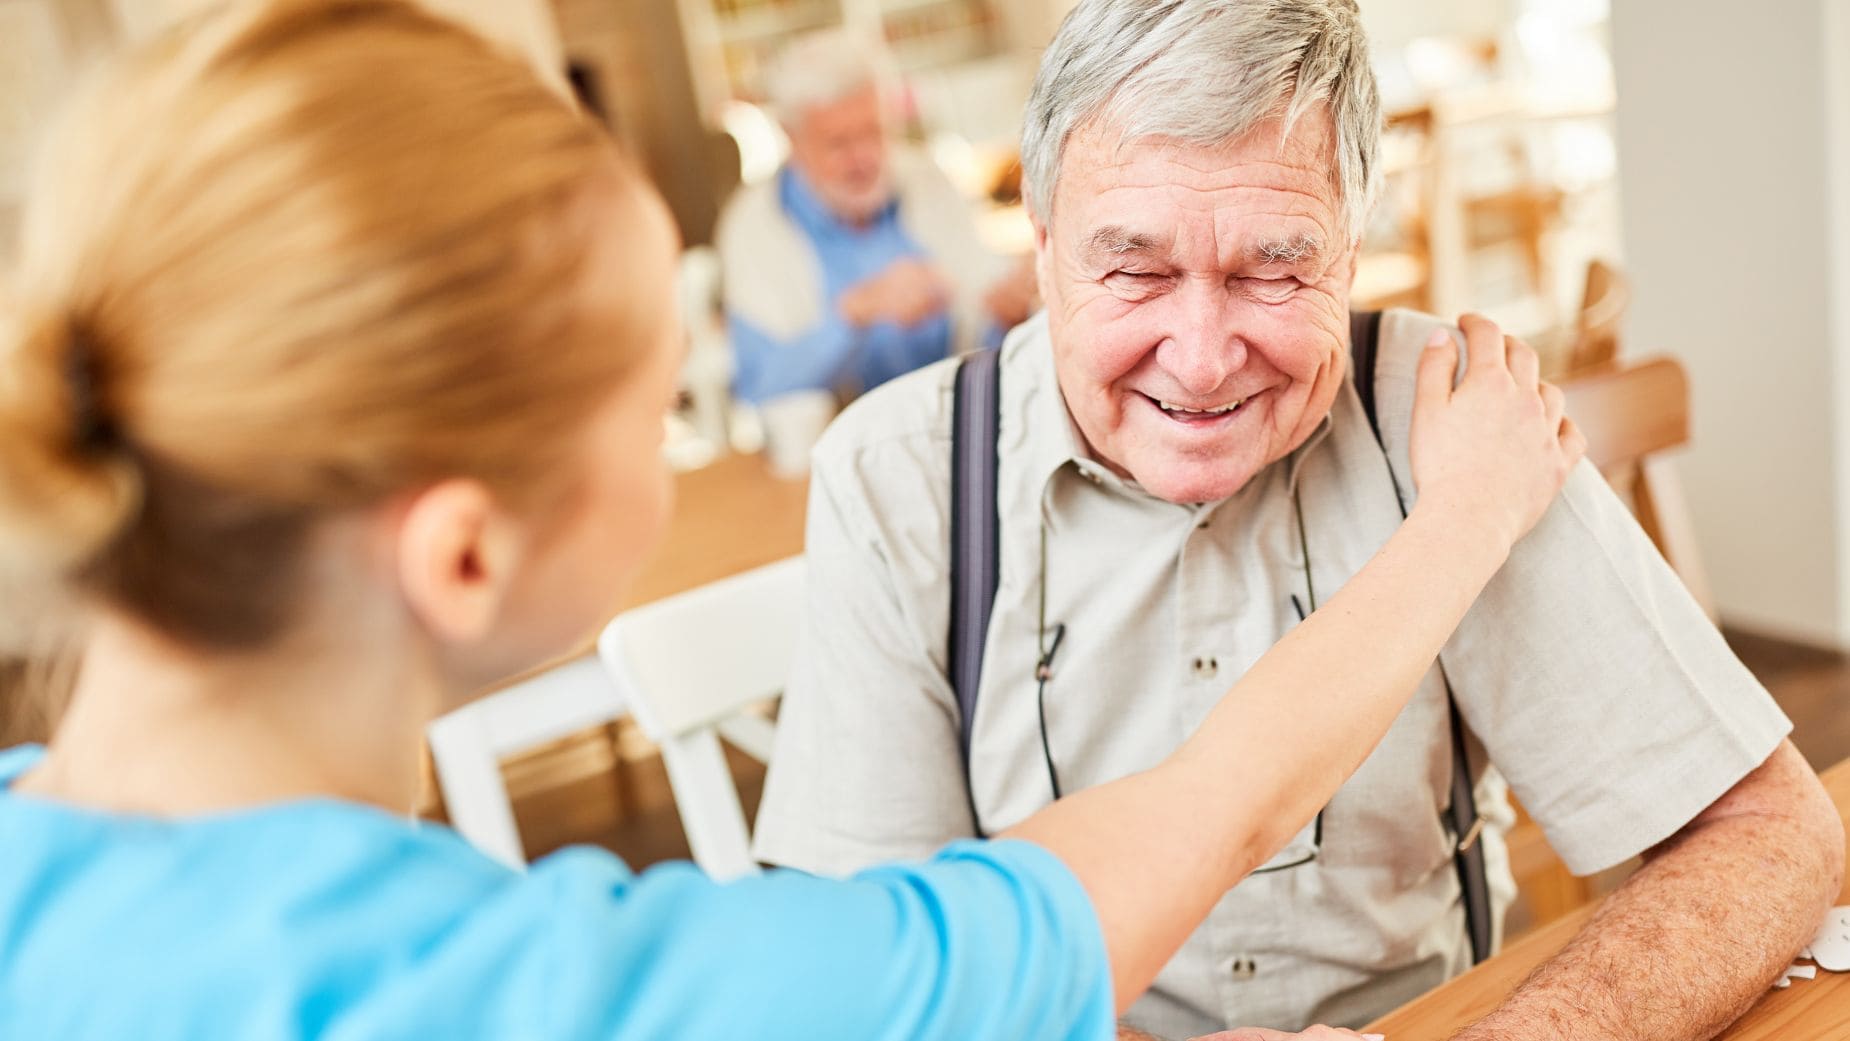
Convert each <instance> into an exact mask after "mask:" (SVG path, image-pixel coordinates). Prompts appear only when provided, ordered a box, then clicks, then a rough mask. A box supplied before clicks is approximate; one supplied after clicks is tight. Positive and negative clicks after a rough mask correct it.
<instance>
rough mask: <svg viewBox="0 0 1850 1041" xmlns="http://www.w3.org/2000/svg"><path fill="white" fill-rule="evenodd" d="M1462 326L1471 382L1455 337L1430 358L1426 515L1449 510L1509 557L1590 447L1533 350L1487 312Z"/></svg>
mask: <svg viewBox="0 0 1850 1041" xmlns="http://www.w3.org/2000/svg"><path fill="white" fill-rule="evenodd" d="M1458 327H1459V329H1460V330H1462V331H1463V332H1464V335H1465V357H1466V366H1465V375H1464V378H1463V379H1462V380H1458V379H1457V372H1458V351H1457V348H1456V347H1455V346H1454V344H1453V341H1452V338H1451V335H1450V334H1449V333H1447V332H1445V331H1443V330H1441V331H1440V332H1437V333H1434V334H1433V338H1432V340H1431V341H1430V342H1428V343H1427V345H1426V351H1425V353H1424V354H1422V355H1421V356H1420V367H1419V384H1418V388H1417V390H1416V393H1415V396H1414V401H1413V430H1412V435H1411V455H1412V461H1413V482H1414V485H1415V487H1417V488H1418V489H1419V493H1420V497H1419V504H1418V506H1416V509H1418V510H1424V511H1433V510H1442V511H1445V513H1446V514H1447V519H1448V521H1449V522H1450V523H1451V524H1453V525H1456V526H1457V530H1458V531H1459V532H1460V533H1461V534H1464V533H1468V532H1481V533H1483V534H1485V535H1486V536H1487V537H1489V538H1492V539H1495V540H1498V542H1499V544H1500V546H1501V550H1502V551H1504V552H1507V551H1508V549H1509V548H1510V547H1511V546H1512V545H1514V544H1515V543H1516V541H1517V540H1518V539H1520V538H1522V536H1523V535H1525V534H1527V532H1528V530H1529V529H1530V528H1532V527H1534V526H1535V523H1536V522H1537V521H1539V520H1541V517H1542V514H1543V513H1544V512H1545V511H1546V510H1547V509H1548V505H1549V504H1550V503H1551V502H1553V501H1554V497H1555V495H1556V493H1558V492H1559V491H1560V490H1561V486H1562V484H1564V483H1565V482H1566V480H1567V475H1568V472H1569V471H1571V470H1572V469H1573V468H1574V464H1575V463H1577V462H1579V461H1580V458H1581V457H1582V456H1583V455H1585V454H1586V450H1587V442H1586V438H1585V437H1583V436H1582V435H1581V433H1580V430H1579V428H1577V427H1575V426H1574V421H1573V420H1571V419H1568V418H1567V417H1566V416H1565V415H1564V414H1563V413H1562V407H1563V402H1562V397H1561V390H1560V388H1558V387H1556V386H1554V385H1553V384H1551V383H1544V382H1542V380H1541V378H1540V362H1539V361H1538V360H1537V358H1536V356H1535V352H1534V351H1533V350H1530V349H1529V347H1528V346H1527V345H1526V344H1524V343H1522V342H1521V341H1519V340H1516V339H1514V338H1512V337H1508V336H1504V335H1503V332H1502V330H1500V329H1498V328H1497V326H1496V325H1495V324H1494V323H1492V322H1491V321H1490V320H1489V319H1487V318H1484V317H1483V316H1482V315H1475V314H1467V315H1464V316H1462V317H1460V318H1459V320H1458ZM1454 384H1456V385H1454Z"/></svg>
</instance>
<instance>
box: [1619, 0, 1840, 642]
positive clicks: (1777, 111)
mask: <svg viewBox="0 0 1850 1041" xmlns="http://www.w3.org/2000/svg"><path fill="white" fill-rule="evenodd" d="M1847 4H1850V0H1793V2H1789V3H1781V4H1777V5H1772V6H1771V7H1766V8H1743V7H1741V6H1740V5H1739V4H1738V3H1735V2H1732V0H1623V2H1620V3H1617V4H1615V5H1614V7H1613V11H1612V41H1613V52H1614V65H1615V68H1616V73H1617V79H1618V95H1619V110H1618V137H1619V170H1620V185H1621V195H1622V219H1623V224H1624V234H1625V250H1626V256H1627V259H1628V266H1629V267H1630V268H1631V273H1632V275H1633V277H1634V278H1635V280H1636V284H1637V298H1636V301H1635V303H1634V306H1633V309H1632V313H1631V316H1630V321H1629V323H1628V328H1627V330H1626V335H1627V337H1628V341H1627V342H1628V348H1627V349H1628V351H1630V352H1632V353H1634V354H1636V353H1644V352H1655V351H1669V352H1672V353H1675V354H1677V355H1679V356H1680V357H1682V359H1683V360H1684V362H1685V363H1686V364H1687V365H1688V367H1689V369H1690V374H1691V379H1692V384H1693V399H1694V400H1693V408H1694V424H1695V430H1694V433H1695V444H1694V447H1693V449H1692V450H1691V451H1690V453H1689V454H1688V456H1687V458H1686V459H1685V460H1684V461H1683V465H1682V472H1683V474H1684V477H1685V480H1686V482H1687V484H1688V492H1689V499H1690V505H1691V509H1692V511H1693V513H1694V515H1695V522H1696V527H1697V532H1698V536H1699V539H1700V542H1701V544H1702V548H1703V553H1704V557H1705V560H1706V563H1707V564H1708V567H1709V570H1710V573H1711V577H1712V578H1713V580H1714V585H1715V592H1716V597H1717V600H1718V601H1719V603H1720V607H1721V611H1722V614H1723V615H1724V616H1725V617H1726V618H1727V619H1729V620H1730V621H1732V622H1735V623H1737V624H1741V625H1745V626H1748V627H1752V628H1757V629H1761V630H1765V631H1769V632H1773V633H1776V634H1781V635H1785V636H1789V637H1793V638H1798V639H1805V640H1812V641H1816V642H1822V643H1832V644H1838V645H1842V646H1850V524H1847V523H1846V500H1847V499H1850V432H1847V431H1846V428H1845V424H1846V420H1847V419H1850V394H1846V393H1845V391H1844V390H1843V389H1842V388H1843V387H1844V386H1845V385H1846V382H1845V381H1846V380H1850V376H1847V375H1846V369H1847V367H1850V322H1847V320H1846V316H1845V314H1844V307H1845V305H1846V302H1850V285H1847V283H1846V279H1847V278H1850V257H1847V256H1846V252H1847V250H1850V247H1847V246H1846V244H1845V242H1844V238H1845V236H1844V230H1845V229H1846V228H1847V227H1850V213H1847V212H1846V208H1847V207H1850V177H1846V176H1845V171H1846V170H1850V163H1847V162H1846V159H1850V151H1846V149H1850V128H1846V126H1845V116H1846V113H1850V104H1846V103H1845V102H1846V101H1850V93H1846V89H1847V85H1850V83H1847V81H1850V46H1847V45H1846V40H1850V36H1847V35H1846V33H1847V31H1850V29H1847V27H1846V25H1845V22H1846V21H1847V20H1850V12H1846V5H1847ZM1775 9H1776V10H1777V14H1775ZM1833 33H1834V34H1835V36H1834V37H1833V35H1832V34H1833ZM1827 87H1832V88H1834V89H1835V92H1836V97H1835V98H1834V99H1830V100H1828V101H1827Z"/></svg>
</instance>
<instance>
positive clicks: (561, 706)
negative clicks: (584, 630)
mask: <svg viewBox="0 0 1850 1041" xmlns="http://www.w3.org/2000/svg"><path fill="white" fill-rule="evenodd" d="M623 713H624V704H623V696H622V695H621V694H619V693H618V692H617V687H616V685H615V684H614V683H612V682H611V680H610V674H609V673H608V672H606V671H605V670H604V667H603V666H602V665H601V664H599V662H598V660H597V659H596V658H594V657H592V656H590V655H586V656H585V657H582V658H577V659H574V660H573V661H570V662H567V663H566V664H564V665H561V666H559V667H558V668H555V669H549V670H548V671H546V672H543V673H541V674H539V675H538V676H535V677H533V678H532V679H528V680H524V681H522V682H520V683H516V684H514V685H513V686H511V687H507V688H505V689H503V690H498V691H496V692H495V693H493V694H490V695H487V696H486V697H483V698H480V699H477V700H476V701H472V702H470V703H469V704H467V705H464V706H463V707H461V708H459V709H457V710H456V711H454V712H451V713H449V714H447V715H445V716H443V717H441V718H439V719H438V720H436V721H435V722H433V723H432V724H431V725H430V727H429V729H428V730H427V731H426V736H427V737H428V738H429V740H430V757H431V761H432V765H433V766H435V767H436V773H437V785H438V787H440V788H441V789H442V790H443V805H444V807H445V809H446V810H448V812H449V817H450V823H451V825H453V826H454V827H455V828H456V830H457V831H459V832H461V833H462V836H463V837H464V838H466V839H468V840H469V842H470V843H471V844H472V845H474V846H475V848H477V849H479V850H481V851H482V852H484V853H486V854H488V855H489V856H491V857H493V858H495V859H496V860H499V861H501V862H502V863H504V864H507V865H508V866H510V867H516V868H520V867H525V866H526V864H527V857H526V854H525V852H523V850H522V847H521V844H520V831H519V829H518V828H517V827H516V826H515V824H514V810H513V807H512V805H511V804H510V803H509V802H508V795H507V782H506V781H505V780H504V779H503V778H502V776H501V760H502V758H503V757H505V756H508V755H511V754H513V753H515V752H519V751H521V750H522V749H526V748H532V747H533V746H534V745H539V744H544V743H546V742H547V741H555V740H557V739H559V738H562V737H566V736H568V735H570V734H575V733H577V732H578V731H580V730H584V729H586V728H588V727H594V726H598V725H599V724H602V723H608V722H610V721H611V720H613V719H617V718H619V717H621V716H622V715H623Z"/></svg>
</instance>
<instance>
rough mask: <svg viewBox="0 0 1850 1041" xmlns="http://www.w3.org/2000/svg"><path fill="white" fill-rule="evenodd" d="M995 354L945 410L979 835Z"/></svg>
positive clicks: (961, 370) (965, 743) (963, 371)
mask: <svg viewBox="0 0 1850 1041" xmlns="http://www.w3.org/2000/svg"><path fill="white" fill-rule="evenodd" d="M1000 355H1001V352H1000V351H993V350H990V351H976V352H975V353H972V354H968V355H965V356H964V360H963V361H962V362H960V363H959V364H958V366H957V383H956V390H955V392H954V395H953V398H952V406H951V658H950V666H951V688H952V690H953V691H955V693H956V695H957V715H958V732H957V747H958V751H959V752H960V753H961V754H962V756H963V767H964V794H965V796H966V797H967V798H968V799H969V801H970V823H971V825H972V826H973V827H974V828H975V831H976V834H977V835H979V836H981V835H982V834H983V823H982V820H981V818H979V817H978V816H977V812H976V794H975V790H974V789H973V788H972V787H971V784H970V735H971V728H972V727H973V726H974V725H975V723H976V695H977V690H978V687H979V685H980V684H981V683H982V679H983V646H984V644H985V642H986V641H987V639H988V636H989V616H990V613H991V612H992V611H993V610H994V608H995V605H996V583H997V581H998V580H999V578H1000V576H1001V571H1000V566H1001V528H1002V525H1001V520H1000V518H999V517H998V516H997V515H996V471H997V468H998V466H997V451H996V435H997V432H998V430H999V429H1000V427H1001V418H1002V413H1001V393H1000V391H1001V383H1002V373H1001V366H1000V361H999V359H1000Z"/></svg>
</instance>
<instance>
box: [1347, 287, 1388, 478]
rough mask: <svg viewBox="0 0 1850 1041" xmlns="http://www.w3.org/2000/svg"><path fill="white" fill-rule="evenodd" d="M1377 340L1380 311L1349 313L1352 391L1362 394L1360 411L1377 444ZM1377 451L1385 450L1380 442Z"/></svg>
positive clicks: (1378, 427) (1379, 339)
mask: <svg viewBox="0 0 1850 1041" xmlns="http://www.w3.org/2000/svg"><path fill="white" fill-rule="evenodd" d="M1380 342H1381V312H1380V311H1351V312H1349V356H1350V358H1351V359H1352V360H1353V361H1354V362H1355V392H1356V393H1357V394H1359V395H1361V396H1362V411H1363V412H1365V413H1367V415H1368V429H1370V430H1372V431H1374V432H1375V443H1376V444H1381V423H1380V421H1379V420H1377V419H1376V418H1375V352H1376V347H1377V346H1378V345H1379V344H1380ZM1381 450H1382V451H1383V452H1386V451H1387V446H1386V445H1382V446H1381Z"/></svg>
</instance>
